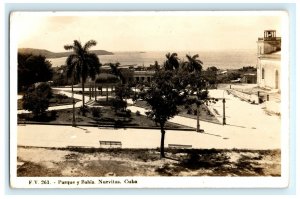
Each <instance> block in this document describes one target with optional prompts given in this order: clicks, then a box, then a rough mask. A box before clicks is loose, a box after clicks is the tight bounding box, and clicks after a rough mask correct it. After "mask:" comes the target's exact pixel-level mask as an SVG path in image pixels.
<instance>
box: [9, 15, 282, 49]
mask: <svg viewBox="0 0 300 199" xmlns="http://www.w3.org/2000/svg"><path fill="white" fill-rule="evenodd" d="M281 20H282V18H281V17H280V15H278V12H277V13H268V14H266V13H261V12H252V13H241V12H240V13H234V14H233V13H232V12H231V13H223V14H222V13H217V12H206V13H203V12H202V13H201V12H196V13H192V14H191V13H187V12H185V13H184V12H183V13H182V12H181V13H155V12H152V13H135V14H134V13H133V12H131V13H130V12H127V13H124V12H123V13H122V12H121V13H120V12H119V13H109V14H105V13H49V12H48V13H43V12H41V13H37V12H35V13H34V12H15V13H12V14H11V18H10V25H11V39H15V40H16V42H17V45H18V47H19V48H38V49H47V50H50V51H53V52H63V51H65V50H64V48H63V46H64V45H66V44H72V43H73V41H74V40H79V41H81V42H82V43H85V42H87V41H88V40H91V39H93V40H96V41H97V46H95V47H93V49H95V50H98V49H103V50H108V51H113V52H114V51H214V50H215V51H218V50H239V49H255V48H256V41H257V38H258V37H263V31H264V30H267V29H274V30H276V31H277V36H280V35H281V31H282V30H281V28H282V24H281V23H282V21H281Z"/></svg>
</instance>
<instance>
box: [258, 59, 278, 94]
mask: <svg viewBox="0 0 300 199" xmlns="http://www.w3.org/2000/svg"><path fill="white" fill-rule="evenodd" d="M263 68H264V70H265V72H264V79H262V70H263ZM276 71H278V89H279V90H280V77H281V75H280V60H277V59H259V60H258V71H257V72H258V75H257V78H258V81H257V83H258V85H259V86H260V87H267V88H272V89H276Z"/></svg>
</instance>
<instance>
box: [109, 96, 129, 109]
mask: <svg viewBox="0 0 300 199" xmlns="http://www.w3.org/2000/svg"><path fill="white" fill-rule="evenodd" d="M126 107H127V102H126V101H123V100H121V99H118V98H117V99H113V100H112V108H113V109H114V110H115V112H117V111H124V110H125V109H126Z"/></svg>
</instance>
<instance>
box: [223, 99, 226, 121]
mask: <svg viewBox="0 0 300 199" xmlns="http://www.w3.org/2000/svg"><path fill="white" fill-rule="evenodd" d="M225 103H226V101H225V98H223V125H225V124H226V117H225Z"/></svg>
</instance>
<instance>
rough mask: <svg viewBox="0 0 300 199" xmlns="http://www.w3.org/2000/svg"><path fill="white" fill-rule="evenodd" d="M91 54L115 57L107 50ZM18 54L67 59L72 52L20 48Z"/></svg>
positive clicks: (92, 51) (94, 51)
mask: <svg viewBox="0 0 300 199" xmlns="http://www.w3.org/2000/svg"><path fill="white" fill-rule="evenodd" d="M90 52H91V53H95V54H96V55H113V54H114V53H112V52H109V51H106V50H91V51H90ZM18 53H23V54H33V55H42V56H45V57H46V58H61V57H67V56H69V55H70V54H71V53H72V52H52V51H49V50H46V49H37V48H18Z"/></svg>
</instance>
